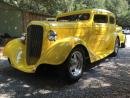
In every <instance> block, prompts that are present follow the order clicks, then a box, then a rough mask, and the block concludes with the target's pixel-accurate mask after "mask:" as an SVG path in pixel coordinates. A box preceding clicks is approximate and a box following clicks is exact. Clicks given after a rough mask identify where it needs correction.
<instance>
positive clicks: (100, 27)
mask: <svg viewBox="0 0 130 98" xmlns="http://www.w3.org/2000/svg"><path fill="white" fill-rule="evenodd" d="M108 26H109V24H108V15H107V14H94V16H93V25H92V33H93V36H92V37H91V40H93V43H92V47H93V49H94V52H95V53H96V54H97V55H101V54H104V53H105V52H106V48H107V47H106V46H107V44H108V43H109V38H108V29H109V28H108Z"/></svg>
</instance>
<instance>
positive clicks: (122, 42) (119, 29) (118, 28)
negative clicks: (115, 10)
mask: <svg viewBox="0 0 130 98" xmlns="http://www.w3.org/2000/svg"><path fill="white" fill-rule="evenodd" d="M116 32H117V34H118V38H119V43H120V45H119V46H120V47H121V48H125V42H126V35H125V34H124V33H123V30H122V27H121V26H118V25H117V26H116Z"/></svg>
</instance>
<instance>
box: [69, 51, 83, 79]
mask: <svg viewBox="0 0 130 98" xmlns="http://www.w3.org/2000/svg"><path fill="white" fill-rule="evenodd" d="M82 68H83V55H82V53H81V52H79V51H75V52H73V53H72V55H71V58H70V67H69V72H70V73H71V74H72V75H73V76H75V77H76V76H79V75H81V73H82Z"/></svg>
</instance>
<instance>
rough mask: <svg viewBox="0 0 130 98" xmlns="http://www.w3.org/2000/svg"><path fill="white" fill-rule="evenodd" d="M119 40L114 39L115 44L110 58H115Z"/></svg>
mask: <svg viewBox="0 0 130 98" xmlns="http://www.w3.org/2000/svg"><path fill="white" fill-rule="evenodd" d="M119 45H120V44H119V39H118V38H117V39H116V42H115V46H114V52H113V53H112V56H116V55H117V54H118V50H119Z"/></svg>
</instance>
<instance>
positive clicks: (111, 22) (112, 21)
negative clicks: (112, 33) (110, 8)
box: [110, 16, 115, 24]
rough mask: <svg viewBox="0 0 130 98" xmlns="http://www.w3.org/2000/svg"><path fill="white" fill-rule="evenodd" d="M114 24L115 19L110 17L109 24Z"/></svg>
mask: <svg viewBox="0 0 130 98" xmlns="http://www.w3.org/2000/svg"><path fill="white" fill-rule="evenodd" d="M114 23H115V18H114V17H112V16H110V24H114Z"/></svg>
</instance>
